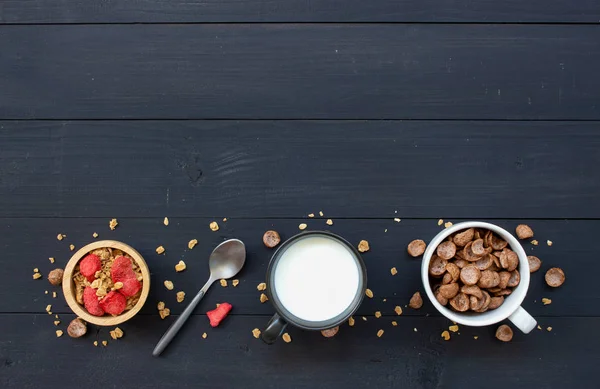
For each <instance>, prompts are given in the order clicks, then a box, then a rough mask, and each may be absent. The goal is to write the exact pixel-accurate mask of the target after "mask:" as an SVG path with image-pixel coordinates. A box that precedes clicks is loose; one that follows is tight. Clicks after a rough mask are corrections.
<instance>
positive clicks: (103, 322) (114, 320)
mask: <svg viewBox="0 0 600 389" xmlns="http://www.w3.org/2000/svg"><path fill="white" fill-rule="evenodd" d="M104 247H110V248H113V249H118V250H121V251H123V252H125V253H127V254H128V255H129V256H131V258H133V260H134V261H136V262H137V264H138V266H139V267H140V270H141V271H142V279H143V284H142V293H141V294H140V299H139V300H138V302H137V304H136V305H135V306H134V307H133V308H131V309H130V310H129V311H127V312H125V313H124V314H121V315H118V316H94V315H91V314H89V313H88V312H87V311H86V310H85V309H84V308H83V307H82V306H81V305H79V303H78V302H77V300H76V298H75V288H74V281H73V279H72V277H73V272H74V271H75V266H77V264H78V263H79V261H80V260H81V259H82V258H83V256H84V255H86V254H87V253H89V252H90V251H92V250H96V249H100V248H104ZM62 289H63V293H64V295H65V300H66V301H67V304H68V305H69V308H71V310H72V311H73V313H75V314H76V315H77V316H78V317H80V318H82V319H83V320H85V321H86V322H88V323H92V324H96V325H99V326H114V325H117V324H121V323H124V322H126V321H127V320H129V319H131V318H132V317H134V316H135V315H136V314H137V313H138V312H139V311H140V309H142V307H143V306H144V303H145V302H146V300H147V298H148V294H149V293H150V270H149V269H148V265H147V264H146V261H145V260H144V258H143V257H142V255H141V254H140V253H139V252H137V250H135V249H134V248H133V247H131V246H129V245H128V244H125V243H123V242H119V241H117V240H99V241H97V242H92V243H90V244H87V245H85V246H83V247H82V248H80V249H79V250H77V252H75V254H73V255H72V256H71V259H69V262H67V266H65V270H64V274H63V281H62Z"/></svg>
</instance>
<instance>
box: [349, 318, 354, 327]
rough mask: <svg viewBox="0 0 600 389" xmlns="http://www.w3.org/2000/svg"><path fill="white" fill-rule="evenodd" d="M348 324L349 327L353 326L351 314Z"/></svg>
mask: <svg viewBox="0 0 600 389" xmlns="http://www.w3.org/2000/svg"><path fill="white" fill-rule="evenodd" d="M348 325H349V326H350V327H354V318H353V317H352V316H350V318H349V319H348Z"/></svg>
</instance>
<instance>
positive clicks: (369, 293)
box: [365, 289, 373, 299]
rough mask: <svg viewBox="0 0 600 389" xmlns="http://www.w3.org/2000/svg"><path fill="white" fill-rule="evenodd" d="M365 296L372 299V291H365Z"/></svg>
mask: <svg viewBox="0 0 600 389" xmlns="http://www.w3.org/2000/svg"><path fill="white" fill-rule="evenodd" d="M365 294H366V295H367V297H368V298H370V299H372V298H373V291H372V290H371V289H367V290H365Z"/></svg>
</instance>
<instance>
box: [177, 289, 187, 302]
mask: <svg viewBox="0 0 600 389" xmlns="http://www.w3.org/2000/svg"><path fill="white" fill-rule="evenodd" d="M183 299H185V292H183V291H180V292H177V302H178V303H180V302H183Z"/></svg>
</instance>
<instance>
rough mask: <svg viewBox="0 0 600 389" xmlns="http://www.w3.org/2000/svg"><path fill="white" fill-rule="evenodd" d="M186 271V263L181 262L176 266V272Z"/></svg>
mask: <svg viewBox="0 0 600 389" xmlns="http://www.w3.org/2000/svg"><path fill="white" fill-rule="evenodd" d="M185 269H186V266H185V262H183V261H179V263H178V264H177V265H175V271H177V272H180V271H184V270H185Z"/></svg>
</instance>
